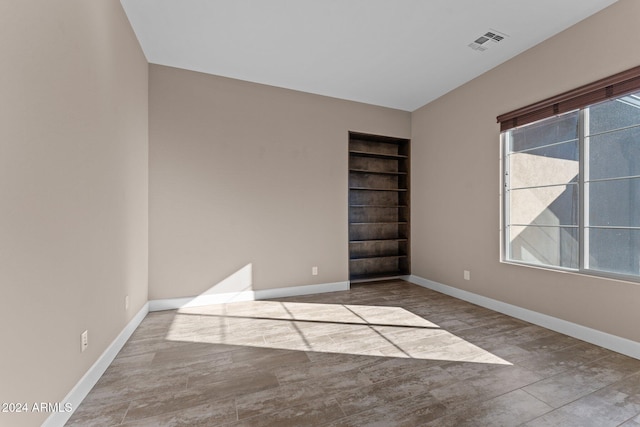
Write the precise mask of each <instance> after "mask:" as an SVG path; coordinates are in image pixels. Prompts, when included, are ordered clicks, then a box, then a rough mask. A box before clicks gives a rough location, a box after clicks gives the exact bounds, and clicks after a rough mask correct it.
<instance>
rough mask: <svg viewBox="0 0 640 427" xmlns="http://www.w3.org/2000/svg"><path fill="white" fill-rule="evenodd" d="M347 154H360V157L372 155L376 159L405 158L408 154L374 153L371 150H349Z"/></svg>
mask: <svg viewBox="0 0 640 427" xmlns="http://www.w3.org/2000/svg"><path fill="white" fill-rule="evenodd" d="M349 154H351V155H352V156H360V157H374V158H376V159H391V160H398V159H407V158H408V156H405V155H404V154H386V153H374V152H372V151H349Z"/></svg>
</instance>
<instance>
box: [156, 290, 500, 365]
mask: <svg viewBox="0 0 640 427" xmlns="http://www.w3.org/2000/svg"><path fill="white" fill-rule="evenodd" d="M166 339H168V340H172V341H190V342H199V343H209V344H226V345H240V346H253V347H264V348H277V349H285V350H297V351H314V352H327V353H346V354H354V355H362V356H379V357H398V358H412V359H429V360H446V361H464V362H473V363H492V364H503V365H505V364H506V365H510V363H509V362H507V361H505V360H504V359H502V358H500V357H498V356H495V355H493V354H491V353H490V352H488V351H486V350H483V349H482V348H480V347H478V346H476V345H474V344H472V343H470V342H468V341H466V340H464V339H462V338H460V337H458V336H456V335H454V334H452V333H450V332H448V331H446V330H444V329H441V328H440V327H439V326H438V325H436V324H435V323H433V322H430V321H429V320H427V319H425V318H423V317H421V316H418V315H416V314H414V313H411V312H410V311H408V310H406V309H404V308H402V307H393V306H369V305H344V304H319V303H299V302H278V301H247V302H238V303H230V304H219V305H209V306H202V307H189V308H183V309H180V310H178V312H177V313H176V316H175V318H174V320H173V322H172V324H171V327H170V329H169V331H168V332H167V335H166Z"/></svg>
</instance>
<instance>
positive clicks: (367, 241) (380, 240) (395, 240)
mask: <svg viewBox="0 0 640 427" xmlns="http://www.w3.org/2000/svg"><path fill="white" fill-rule="evenodd" d="M408 240H409V239H407V238H406V237H404V238H403V237H400V238H397V239H367V240H349V243H369V242H406V241H408Z"/></svg>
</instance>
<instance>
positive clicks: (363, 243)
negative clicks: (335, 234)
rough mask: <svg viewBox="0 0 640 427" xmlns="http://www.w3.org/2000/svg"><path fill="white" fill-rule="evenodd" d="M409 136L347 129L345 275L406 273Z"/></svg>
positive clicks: (363, 278)
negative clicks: (395, 136)
mask: <svg viewBox="0 0 640 427" xmlns="http://www.w3.org/2000/svg"><path fill="white" fill-rule="evenodd" d="M409 179H410V173H409V140H407V139H402V138H393V137H385V136H377V135H366V134H361V133H354V132H350V133H349V186H348V188H349V278H350V280H357V281H366V280H371V279H380V278H393V277H399V276H404V275H407V274H410V271H411V268H410V265H411V262H410V256H409V254H410V253H411V251H410V241H409V237H410V230H409V227H410V223H409V213H410V212H409V205H410V203H409V197H410V192H409V188H410V187H409Z"/></svg>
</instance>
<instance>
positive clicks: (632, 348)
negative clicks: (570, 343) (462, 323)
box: [408, 275, 640, 359]
mask: <svg viewBox="0 0 640 427" xmlns="http://www.w3.org/2000/svg"><path fill="white" fill-rule="evenodd" d="M408 281H409V282H411V283H414V284H416V285H419V286H422V287H425V288H428V289H432V290H434V291H437V292H440V293H443V294H446V295H450V296H452V297H455V298H458V299H461V300H464V301H468V302H470V303H473V304H476V305H479V306H481V307H485V308H488V309H490V310H493V311H497V312H500V313H504V314H507V315H509V316H511V317H515V318H517V319H520V320H524V321H526V322H529V323H533V324H535V325H539V326H542V327H544V328H547V329H551V330H553V331H556V332H560V333H562V334H565V335H569V336H571V337H574V338H578V339H580V340H582V341H586V342H589V343H591V344H595V345H599V346H600V347H604V348H608V349H609V350H613V351H615V352H618V353H622V354H625V355H627V356H630V357H634V358H636V359H640V343H639V342H636V341H632V340H629V339H626V338H622V337H619V336H617V335H612V334H609V333H606V332H602V331H599V330H597V329H592V328H588V327H586V326H582V325H579V324H577V323H572V322H569V321H566V320H562V319H558V318H557V317H553V316H549V315H546V314H542V313H538V312H536V311H532V310H528V309H526V308H522V307H518V306H516V305H512V304H507V303H505V302H502V301H498V300H494V299H491V298H487V297H484V296H482V295H478V294H474V293H473V292H468V291H464V290H462V289H458V288H454V287H452V286H447V285H443V284H442V283H438V282H434V281H433V280H428V279H424V278H422V277H419V276H415V275H411V276H409V278H408Z"/></svg>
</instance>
